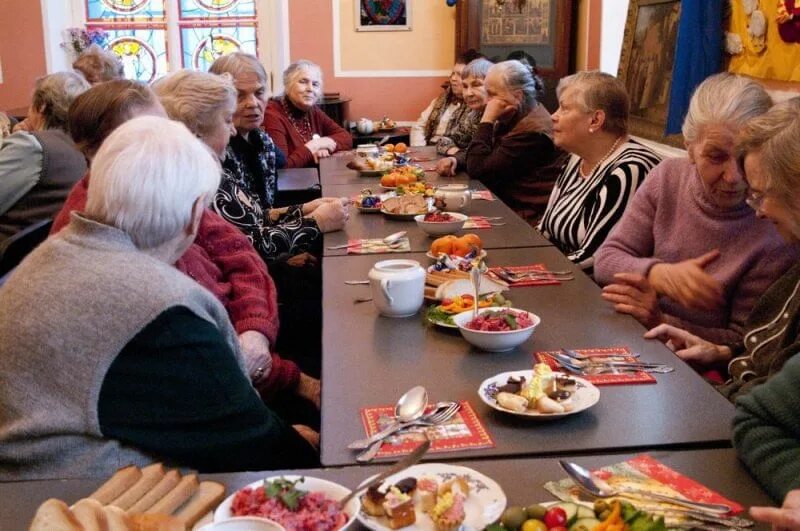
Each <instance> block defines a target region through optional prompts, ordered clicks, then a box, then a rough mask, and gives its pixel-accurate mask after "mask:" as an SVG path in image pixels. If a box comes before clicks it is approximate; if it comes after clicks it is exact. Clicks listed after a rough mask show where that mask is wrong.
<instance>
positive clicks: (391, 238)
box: [383, 230, 406, 245]
mask: <svg viewBox="0 0 800 531" xmlns="http://www.w3.org/2000/svg"><path fill="white" fill-rule="evenodd" d="M405 235H406V231H404V230H401V231H400V232H395V233H394V234H390V235H388V236H387V237H385V238H384V239H383V243H385V244H386V245H391V244H393V243H395V242H396V241H398V240H399V239H400V238H402V237H403V236H405Z"/></svg>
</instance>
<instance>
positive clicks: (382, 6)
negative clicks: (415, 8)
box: [355, 0, 411, 31]
mask: <svg viewBox="0 0 800 531" xmlns="http://www.w3.org/2000/svg"><path fill="white" fill-rule="evenodd" d="M355 7H356V13H355V15H356V31H410V30H411V0H359V1H358V2H356V3H355Z"/></svg>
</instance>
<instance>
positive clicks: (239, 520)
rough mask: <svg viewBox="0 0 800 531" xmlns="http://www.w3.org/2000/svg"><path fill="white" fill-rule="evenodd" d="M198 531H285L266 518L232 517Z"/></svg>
mask: <svg viewBox="0 0 800 531" xmlns="http://www.w3.org/2000/svg"><path fill="white" fill-rule="evenodd" d="M199 531H286V530H285V528H284V527H283V526H282V525H280V524H278V523H277V522H273V521H272V520H269V519H267V518H260V517H258V516H234V517H233V518H229V519H228V520H222V521H221V522H212V523H210V524H208V525H204V526H203V527H201V528H200V530H199Z"/></svg>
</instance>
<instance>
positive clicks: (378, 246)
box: [347, 238, 411, 254]
mask: <svg viewBox="0 0 800 531" xmlns="http://www.w3.org/2000/svg"><path fill="white" fill-rule="evenodd" d="M408 252H411V242H409V241H408V238H400V239H399V240H397V241H396V242H394V243H392V244H391V245H389V244H387V243H386V242H384V241H383V239H381V238H374V239H366V240H348V242H347V254H376V253H408Z"/></svg>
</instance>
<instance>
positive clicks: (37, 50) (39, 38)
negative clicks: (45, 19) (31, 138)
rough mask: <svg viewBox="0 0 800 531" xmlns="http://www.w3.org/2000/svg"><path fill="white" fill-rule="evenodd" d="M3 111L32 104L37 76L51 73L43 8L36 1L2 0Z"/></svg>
mask: <svg viewBox="0 0 800 531" xmlns="http://www.w3.org/2000/svg"><path fill="white" fill-rule="evenodd" d="M0 13H3V15H2V16H0V61H2V66H3V82H2V83H0V111H2V110H6V109H13V108H17V107H25V106H27V105H29V104H30V101H31V93H32V92H33V85H34V82H35V81H36V78H38V77H40V76H43V75H45V74H46V73H47V64H46V60H45V55H44V35H43V33H42V7H41V4H40V3H39V2H38V1H33V0H0Z"/></svg>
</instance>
